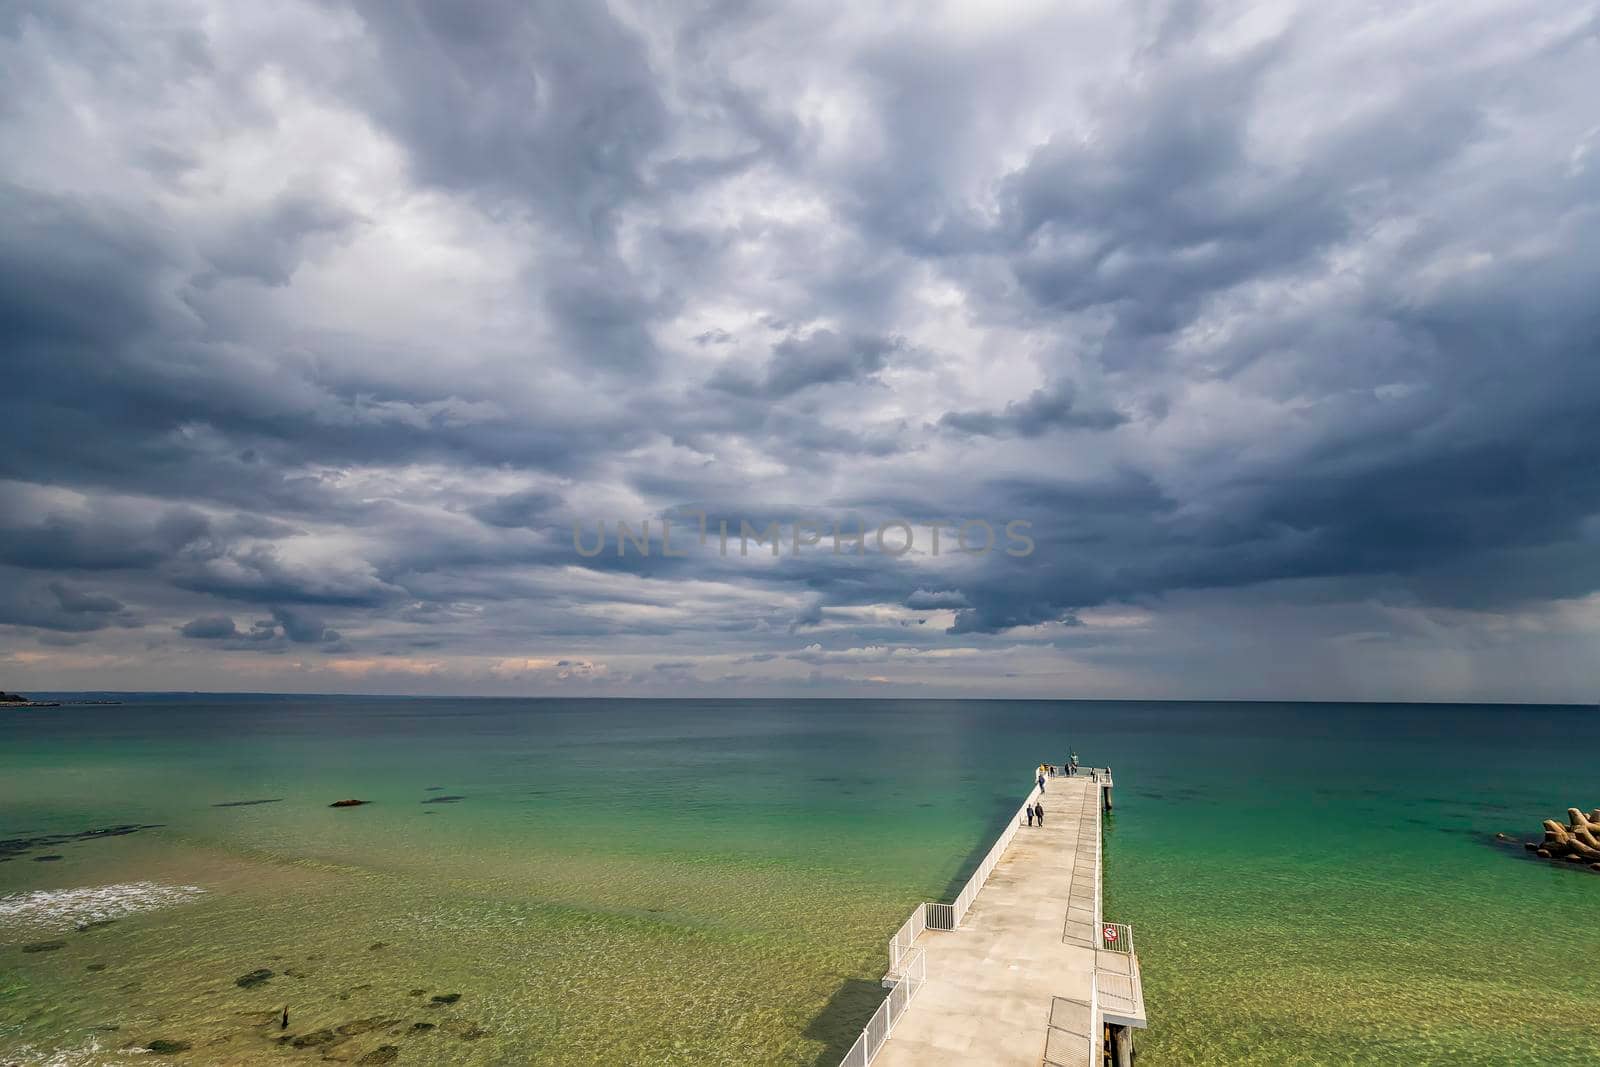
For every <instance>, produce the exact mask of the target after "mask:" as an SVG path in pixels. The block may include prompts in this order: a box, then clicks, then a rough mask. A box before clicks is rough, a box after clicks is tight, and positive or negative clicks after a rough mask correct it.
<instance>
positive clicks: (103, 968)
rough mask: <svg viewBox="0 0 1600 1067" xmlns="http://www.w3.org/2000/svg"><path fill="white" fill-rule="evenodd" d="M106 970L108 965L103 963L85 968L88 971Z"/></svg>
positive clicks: (92, 964)
mask: <svg viewBox="0 0 1600 1067" xmlns="http://www.w3.org/2000/svg"><path fill="white" fill-rule="evenodd" d="M105 969H106V965H105V964H103V963H91V964H89V966H87V967H85V968H84V970H86V971H103V970H105Z"/></svg>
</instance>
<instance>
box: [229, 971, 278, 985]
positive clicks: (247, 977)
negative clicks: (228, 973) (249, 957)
mask: <svg viewBox="0 0 1600 1067" xmlns="http://www.w3.org/2000/svg"><path fill="white" fill-rule="evenodd" d="M271 977H272V972H271V971H269V970H267V969H266V968H265V967H262V968H260V969H259V970H254V971H251V972H250V973H249V974H241V975H240V976H239V977H237V978H235V979H234V980H233V984H234V985H236V986H238V987H239V988H240V989H249V988H250V987H251V986H258V985H260V984H261V983H262V982H265V981H266V980H267V979H268V978H271Z"/></svg>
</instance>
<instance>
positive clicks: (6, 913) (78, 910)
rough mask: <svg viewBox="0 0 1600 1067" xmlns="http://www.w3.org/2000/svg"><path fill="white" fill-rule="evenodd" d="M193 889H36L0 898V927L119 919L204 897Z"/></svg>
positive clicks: (132, 885) (155, 885) (135, 885)
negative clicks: (200, 896)
mask: <svg viewBox="0 0 1600 1067" xmlns="http://www.w3.org/2000/svg"><path fill="white" fill-rule="evenodd" d="M204 892H205V890H204V889H201V888H200V887H199V886H197V885H162V884H160V883H159V882H123V883H120V884H117V885H97V886H83V887H81V888H78V889H38V890H34V891H33V892H31V893H13V894H11V895H10V896H4V897H0V926H7V925H11V924H16V925H28V926H62V927H67V926H75V925H77V924H79V923H88V922H101V921H104V920H106V919H120V918H122V917H123V916H125V915H133V914H136V913H138V912H141V911H153V910H155V909H156V908H165V907H170V906H171V905H174V904H183V903H186V902H187V901H190V900H193V899H194V898H195V897H197V896H199V895H200V894H202V893H204Z"/></svg>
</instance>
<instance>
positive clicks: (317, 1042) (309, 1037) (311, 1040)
mask: <svg viewBox="0 0 1600 1067" xmlns="http://www.w3.org/2000/svg"><path fill="white" fill-rule="evenodd" d="M343 1040H345V1039H344V1038H342V1037H338V1036H337V1035H335V1034H334V1032H333V1031H332V1030H328V1029H322V1030H313V1031H311V1032H310V1033H309V1034H301V1035H300V1036H299V1037H292V1038H290V1039H289V1044H291V1045H293V1046H294V1047H295V1048H317V1047H319V1046H321V1045H336V1044H338V1043H339V1042H340V1041H343Z"/></svg>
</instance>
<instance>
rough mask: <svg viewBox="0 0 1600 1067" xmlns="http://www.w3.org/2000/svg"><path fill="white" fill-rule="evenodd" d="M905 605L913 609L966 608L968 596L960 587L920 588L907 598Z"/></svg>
mask: <svg viewBox="0 0 1600 1067" xmlns="http://www.w3.org/2000/svg"><path fill="white" fill-rule="evenodd" d="M905 606H906V607H908V608H910V609H911V610H913V611H933V610H937V609H939V608H964V607H967V606H968V601H967V598H966V596H965V595H964V594H963V593H962V592H961V591H960V590H959V589H918V590H916V591H915V592H913V593H912V594H911V595H910V596H908V597H906V599H905Z"/></svg>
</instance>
